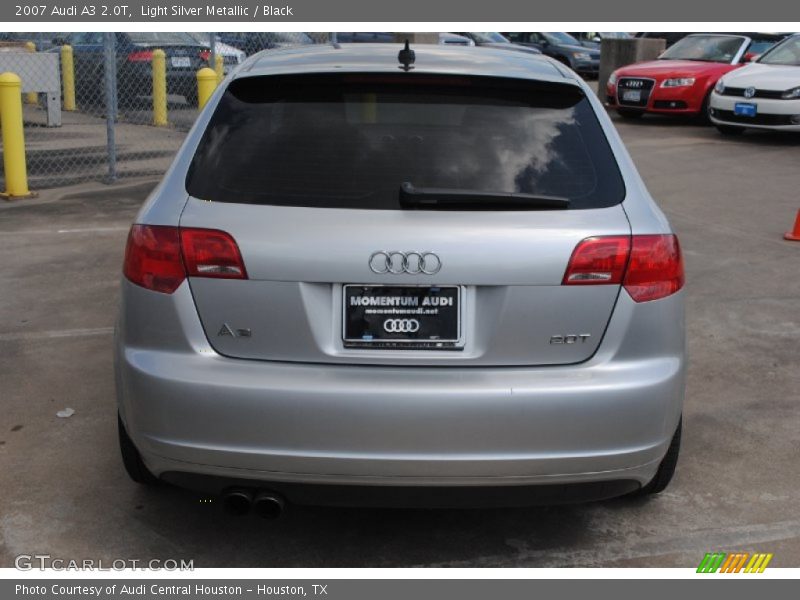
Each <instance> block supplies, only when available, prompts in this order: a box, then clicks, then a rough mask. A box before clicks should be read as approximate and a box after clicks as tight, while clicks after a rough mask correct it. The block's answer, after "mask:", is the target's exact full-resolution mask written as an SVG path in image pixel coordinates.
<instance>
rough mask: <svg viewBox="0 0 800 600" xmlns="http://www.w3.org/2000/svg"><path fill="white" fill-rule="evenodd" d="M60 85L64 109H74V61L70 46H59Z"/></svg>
mask: <svg viewBox="0 0 800 600" xmlns="http://www.w3.org/2000/svg"><path fill="white" fill-rule="evenodd" d="M61 85H62V88H63V92H64V110H68V111H71V110H75V62H74V61H73V56H72V46H70V45H69V44H64V45H63V46H61Z"/></svg>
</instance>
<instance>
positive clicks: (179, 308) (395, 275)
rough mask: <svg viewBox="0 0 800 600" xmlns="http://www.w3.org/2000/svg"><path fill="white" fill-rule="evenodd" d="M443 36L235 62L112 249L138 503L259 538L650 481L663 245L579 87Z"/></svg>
mask: <svg viewBox="0 0 800 600" xmlns="http://www.w3.org/2000/svg"><path fill="white" fill-rule="evenodd" d="M498 35H499V34H498ZM565 35H566V34H565ZM464 39H465V42H464V44H463V45H461V44H458V45H450V44H447V43H444V44H414V43H412V44H409V43H408V42H406V43H405V44H403V43H400V44H363V43H361V44H345V43H342V44H340V43H334V44H313V45H311V44H309V45H304V46H296V47H292V48H290V49H286V50H274V51H270V52H266V53H257V54H255V55H253V56H251V57H250V58H247V59H246V60H244V61H243V62H242V64H241V65H239V66H238V67H237V68H235V69H234V70H233V71H232V72H231V73H230V74H228V76H227V77H226V78H225V79H224V80H223V81H222V83H221V84H220V85H219V86H218V87H217V89H216V90H215V91H214V92H213V94H212V95H211V96H210V98H209V99H208V101H207V103H206V104H205V107H204V108H203V110H202V111H201V112H200V114H199V116H198V117H197V120H196V123H195V124H194V126H193V128H192V129H191V131H190V132H189V134H188V135H187V137H186V139H185V141H184V143H183V145H182V146H181V148H180V150H179V151H178V153H177V155H176V157H175V159H174V162H173V163H172V166H171V167H170V168H169V170H168V171H167V173H166V175H165V176H164V178H163V180H162V182H161V183H160V185H159V186H158V187H157V188H156V189H155V190H154V191H153V193H152V194H151V195H150V197H149V199H148V200H147V202H146V203H145V204H144V205H143V207H142V208H141V210H140V211H139V213H138V215H137V216H136V218H135V222H134V225H133V226H132V227H131V229H130V233H129V235H128V239H127V247H126V249H125V257H124V277H123V280H122V284H121V290H120V296H121V299H120V306H119V316H118V320H117V323H116V327H115V335H114V356H115V360H114V367H115V374H116V375H115V381H116V395H117V404H118V412H119V417H118V418H119V423H118V426H119V442H120V445H121V449H122V457H123V460H124V465H125V468H126V469H127V472H128V474H129V475H130V477H131V478H133V479H134V481H136V482H138V483H141V484H145V485H149V484H154V483H156V482H159V481H163V482H169V483H172V484H175V485H177V486H180V487H184V488H189V489H192V490H197V491H201V492H203V493H207V494H210V495H211V496H213V497H215V498H219V499H220V501H221V503H222V505H223V506H224V507H225V508H226V509H227V510H228V511H229V512H232V513H236V514H244V513H247V512H251V511H252V512H254V513H256V514H260V515H261V516H265V517H275V516H278V515H279V514H280V513H281V511H283V510H284V509H285V507H286V506H288V505H292V504H297V505H304V504H306V505H307V504H321V505H345V506H378V507H399V506H403V507H405V506H412V507H427V508H434V507H483V506H502V507H507V506H529V505H536V504H547V505H550V504H559V503H564V502H581V501H591V500H602V499H607V498H612V497H617V496H622V495H639V496H643V497H644V496H648V495H653V494H657V493H659V492H661V491H663V490H664V489H665V488H666V487H667V486H668V484H669V483H670V480H671V478H672V476H673V473H674V471H675V468H676V463H677V461H678V453H679V448H680V440H681V422H682V419H681V417H682V407H683V400H684V388H685V370H686V341H685V327H684V295H685V289H684V266H683V258H682V254H681V245H680V243H679V241H678V238H677V237H676V235H675V234H674V233H673V230H672V229H671V227H670V224H669V222H668V221H667V219H666V218H665V216H664V214H663V213H662V212H661V210H660V209H659V208H658V206H657V205H656V203H655V202H654V200H653V199H652V198H651V196H650V194H649V193H648V190H647V188H646V187H645V185H644V183H643V181H642V179H641V178H640V177H639V175H638V173H637V170H636V168H635V167H634V164H633V162H632V160H631V158H630V157H629V155H628V153H627V151H626V149H625V147H624V145H623V143H622V142H621V140H620V137H619V135H618V133H617V131H616V129H615V128H614V126H613V124H612V122H611V120H610V119H609V117H608V115H607V113H606V110H605V108H604V107H603V104H602V103H601V101H600V100H599V99H598V97H597V94H596V93H595V92H594V91H593V89H592V88H590V86H589V85H588V84H587V82H585V81H584V80H583V79H582V78H581V77H580V76H578V75H577V74H576V73H575V72H574V71H572V70H571V69H570V68H569V67H568V66H566V65H565V64H564V63H563V62H562V61H559V60H557V59H555V58H552V57H550V56H547V55H546V54H544V53H541V52H538V51H536V50H532V51H526V52H508V51H506V50H504V49H502V48H494V47H492V48H482V47H475V45H474V43H468V42H469V38H464Z"/></svg>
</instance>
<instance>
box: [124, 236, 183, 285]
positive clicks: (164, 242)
mask: <svg viewBox="0 0 800 600" xmlns="http://www.w3.org/2000/svg"><path fill="white" fill-rule="evenodd" d="M123 273H124V274H125V277H127V278H128V280H129V281H131V282H133V283H135V284H136V285H140V286H142V287H143V288H147V289H148V290H154V291H156V292H163V293H165V294H171V293H172V292H174V291H175V290H176V289H178V286H179V285H180V284H181V283H182V282H183V280H184V279H185V278H186V272H185V271H184V269H183V262H182V261H181V245H180V238H179V236H178V228H177V227H162V226H158V225H134V226H133V227H131V231H130V233H129V234H128V245H127V247H126V248H125V263H124V266H123Z"/></svg>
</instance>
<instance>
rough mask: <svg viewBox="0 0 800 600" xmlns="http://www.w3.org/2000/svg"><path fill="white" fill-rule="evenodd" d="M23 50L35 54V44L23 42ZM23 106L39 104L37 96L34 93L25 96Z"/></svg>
mask: <svg viewBox="0 0 800 600" xmlns="http://www.w3.org/2000/svg"><path fill="white" fill-rule="evenodd" d="M25 49H26V50H27V51H28V52H36V44H34V43H33V42H25ZM25 104H39V94H37V93H36V92H28V93H27V94H25Z"/></svg>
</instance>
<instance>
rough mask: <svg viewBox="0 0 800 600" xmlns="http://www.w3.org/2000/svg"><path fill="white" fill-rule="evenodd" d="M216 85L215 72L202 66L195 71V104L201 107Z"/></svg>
mask: <svg viewBox="0 0 800 600" xmlns="http://www.w3.org/2000/svg"><path fill="white" fill-rule="evenodd" d="M216 87H217V74H216V73H215V72H214V70H213V69H209V68H208V67H204V68H202V69H200V70H199V71H198V72H197V106H198V107H199V108H201V109H202V108H203V107H204V106H205V105H206V102H208V99H209V98H210V97H211V94H213V93H214V90H215V89H216Z"/></svg>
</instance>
